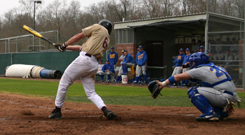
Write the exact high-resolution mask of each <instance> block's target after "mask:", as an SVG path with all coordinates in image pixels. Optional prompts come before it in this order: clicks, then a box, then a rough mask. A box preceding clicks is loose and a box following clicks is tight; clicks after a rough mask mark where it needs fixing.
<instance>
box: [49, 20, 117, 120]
mask: <svg viewBox="0 0 245 135" xmlns="http://www.w3.org/2000/svg"><path fill="white" fill-rule="evenodd" d="M111 30H112V23H111V22H110V21H108V20H105V19H104V20H101V21H100V22H99V24H94V25H91V26H89V27H87V28H84V29H82V32H81V33H79V34H76V35H75V36H73V37H71V38H70V39H69V40H68V41H67V42H65V43H64V44H62V45H60V44H57V45H59V47H58V49H59V50H60V51H65V49H68V50H73V51H80V54H79V56H78V57H77V58H76V59H75V60H74V61H73V62H72V63H71V64H70V65H69V66H68V67H67V68H66V70H65V72H64V74H63V76H62V78H61V80H60V83H59V87H58V91H57V95H56V99H55V106H56V107H55V109H54V110H53V112H52V114H51V115H50V116H49V118H55V119H59V118H62V115H61V108H62V106H63V103H64V101H65V96H66V92H67V90H68V87H69V86H70V85H72V83H73V82H74V81H75V80H77V79H78V78H80V79H81V82H82V84H83V87H84V90H85V93H86V95H87V97H88V99H89V100H91V101H92V102H93V103H94V104H95V105H96V106H97V107H98V108H99V109H100V110H102V111H103V112H104V115H105V116H106V117H107V118H108V119H110V120H111V119H115V118H116V117H117V115H115V114H114V113H113V112H111V111H110V110H108V109H107V107H106V105H105V103H104V102H103V100H102V99H101V97H100V96H99V95H98V94H97V93H96V92H95V88H94V76H95V74H96V72H97V70H98V60H101V59H102V58H103V54H104V52H105V50H106V49H107V46H108V44H109V42H110V33H111ZM85 37H88V39H87V41H86V42H85V43H84V44H83V45H82V46H79V45H73V46H70V45H72V44H73V43H76V42H78V41H79V40H81V39H83V38H85Z"/></svg>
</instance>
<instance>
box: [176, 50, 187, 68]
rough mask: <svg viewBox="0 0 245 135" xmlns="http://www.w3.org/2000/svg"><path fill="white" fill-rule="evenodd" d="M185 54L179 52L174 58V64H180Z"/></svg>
mask: <svg viewBox="0 0 245 135" xmlns="http://www.w3.org/2000/svg"><path fill="white" fill-rule="evenodd" d="M184 57H185V54H184V53H183V54H179V55H178V56H177V57H176V58H175V61H174V63H175V66H182V63H183V60H184Z"/></svg>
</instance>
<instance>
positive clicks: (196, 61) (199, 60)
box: [189, 52, 210, 68]
mask: <svg viewBox="0 0 245 135" xmlns="http://www.w3.org/2000/svg"><path fill="white" fill-rule="evenodd" d="M189 61H190V68H195V67H197V66H199V65H201V64H208V63H210V61H209V56H208V55H207V54H206V53H205V52H197V53H193V54H192V55H191V56H190V58H189Z"/></svg>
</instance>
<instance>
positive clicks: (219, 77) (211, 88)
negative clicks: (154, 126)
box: [158, 52, 241, 121]
mask: <svg viewBox="0 0 245 135" xmlns="http://www.w3.org/2000/svg"><path fill="white" fill-rule="evenodd" d="M189 60H190V68H191V70H189V71H187V72H185V73H182V74H178V75H175V76H171V77H169V78H168V79H167V80H166V81H164V82H159V83H158V84H159V85H160V87H165V86H167V85H169V84H173V83H175V82H177V81H181V80H186V79H192V80H194V81H199V83H200V84H201V86H199V87H192V88H190V89H189V90H188V95H189V98H190V100H191V102H192V104H193V105H194V106H195V107H196V108H197V109H198V110H200V111H201V112H202V113H203V114H202V115H200V116H199V117H197V118H196V120H198V121H217V120H221V119H226V118H228V117H229V115H231V114H232V113H233V111H234V110H233V107H232V105H233V104H234V103H235V102H238V104H239V106H240V102H241V99H240V98H239V97H238V95H237V92H236V87H235V85H234V83H233V81H232V78H231V77H230V75H229V74H228V73H227V71H226V70H225V69H224V68H222V67H219V66H215V65H214V64H213V63H212V62H210V61H209V56H208V55H206V54H205V53H203V52H198V53H194V54H192V55H191V56H190V58H189Z"/></svg>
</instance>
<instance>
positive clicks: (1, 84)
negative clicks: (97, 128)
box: [0, 78, 245, 108]
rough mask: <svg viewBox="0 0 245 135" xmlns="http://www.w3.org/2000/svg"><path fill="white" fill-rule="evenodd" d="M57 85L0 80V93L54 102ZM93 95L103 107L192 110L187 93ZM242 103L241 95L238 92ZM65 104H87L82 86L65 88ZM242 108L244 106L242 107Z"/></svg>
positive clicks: (125, 89)
mask: <svg viewBox="0 0 245 135" xmlns="http://www.w3.org/2000/svg"><path fill="white" fill-rule="evenodd" d="M58 84H59V82H55V81H39V80H29V79H10V78H0V92H2V93H3V92H7V93H14V94H22V95H28V96H40V97H48V98H52V99H54V98H55V96H56V92H57V88H58ZM95 89H96V92H97V93H98V94H99V95H100V96H101V97H102V99H103V100H104V102H105V103H106V104H114V105H142V106H182V107H188V106H193V105H192V104H191V102H190V100H189V99H188V96H187V89H174V88H164V89H163V90H162V92H161V93H162V95H163V96H159V97H158V98H157V99H155V100H153V99H152V98H151V94H150V92H149V91H148V89H147V86H146V87H129V86H112V85H95ZM238 95H239V96H240V97H241V98H242V99H243V100H244V101H245V92H238ZM66 101H72V102H85V103H91V102H90V101H89V100H88V99H87V97H86V95H85V92H84V90H83V87H82V84H80V83H74V84H73V85H71V86H70V87H69V90H68V92H67V96H66ZM242 108H245V103H242Z"/></svg>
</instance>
